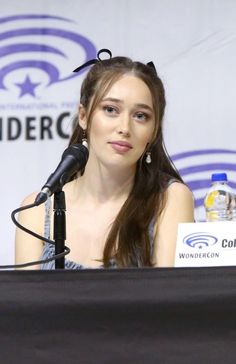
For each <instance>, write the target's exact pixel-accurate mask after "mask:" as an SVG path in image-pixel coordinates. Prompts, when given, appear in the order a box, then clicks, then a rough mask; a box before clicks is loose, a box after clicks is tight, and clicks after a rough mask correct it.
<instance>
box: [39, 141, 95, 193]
mask: <svg viewBox="0 0 236 364" xmlns="http://www.w3.org/2000/svg"><path fill="white" fill-rule="evenodd" d="M88 155H89V152H88V149H87V148H86V147H85V146H84V145H82V144H72V145H70V146H69V147H68V148H67V149H66V150H65V151H64V153H63V154H62V157H61V161H60V163H59V165H58V166H57V168H56V170H55V171H54V172H53V173H52V174H51V175H50V177H49V178H48V180H47V182H46V184H45V185H44V186H43V188H48V189H49V190H50V191H51V193H54V192H55V190H57V189H58V188H62V187H63V186H64V184H65V183H66V182H68V180H69V179H70V177H71V176H72V175H73V174H74V173H76V172H79V171H80V170H81V169H84V167H85V165H86V163H87V160H88Z"/></svg>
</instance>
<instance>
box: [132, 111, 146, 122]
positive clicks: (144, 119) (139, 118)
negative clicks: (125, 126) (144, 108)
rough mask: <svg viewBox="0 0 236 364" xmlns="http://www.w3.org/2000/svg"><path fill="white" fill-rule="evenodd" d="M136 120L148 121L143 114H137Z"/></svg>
mask: <svg viewBox="0 0 236 364" xmlns="http://www.w3.org/2000/svg"><path fill="white" fill-rule="evenodd" d="M135 117H136V119H137V120H139V121H146V120H148V119H149V115H148V114H146V113H144V112H138V113H136V115H135Z"/></svg>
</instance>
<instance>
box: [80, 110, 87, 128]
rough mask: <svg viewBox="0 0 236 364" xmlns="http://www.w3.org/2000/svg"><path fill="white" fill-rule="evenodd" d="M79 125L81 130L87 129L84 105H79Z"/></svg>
mask: <svg viewBox="0 0 236 364" xmlns="http://www.w3.org/2000/svg"><path fill="white" fill-rule="evenodd" d="M79 125H80V126H81V128H82V129H84V130H86V129H87V117H86V110H85V107H84V105H82V104H80V105H79Z"/></svg>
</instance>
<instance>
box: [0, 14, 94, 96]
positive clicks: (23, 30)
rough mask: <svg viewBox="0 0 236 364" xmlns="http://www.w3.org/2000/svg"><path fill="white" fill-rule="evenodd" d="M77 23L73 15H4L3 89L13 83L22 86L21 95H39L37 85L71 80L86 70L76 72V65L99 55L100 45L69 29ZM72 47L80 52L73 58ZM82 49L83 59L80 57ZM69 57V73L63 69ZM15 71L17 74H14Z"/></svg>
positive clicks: (0, 77)
mask: <svg viewBox="0 0 236 364" xmlns="http://www.w3.org/2000/svg"><path fill="white" fill-rule="evenodd" d="M73 23H74V22H73V21H72V20H70V19H66V18H63V17H57V16H50V15H19V16H18V15H16V16H9V17H4V18H0V24H1V32H0V41H1V43H0V44H4V45H2V46H1V47H0V60H1V63H0V91H2V92H3V91H4V92H6V91H8V90H9V89H10V88H11V87H12V84H13V85H14V87H17V88H18V90H19V91H18V94H19V97H22V96H24V95H31V96H32V97H35V96H36V93H35V91H36V89H40V90H42V89H43V88H47V87H50V86H52V85H54V84H57V83H61V82H65V81H68V80H71V79H73V78H75V77H78V76H79V74H81V73H82V72H84V71H85V70H81V72H79V73H73V72H72V71H73V67H74V68H76V67H77V66H78V65H79V64H82V63H83V62H86V61H88V60H90V59H91V58H96V48H95V46H94V45H93V43H92V42H91V41H90V40H89V39H87V38H86V37H84V36H83V35H81V34H78V33H76V32H74V31H71V30H68V29H67V28H68V25H71V27H72V25H74V24H73ZM52 24H54V25H52ZM4 26H5V27H7V28H6V29H5V30H3V29H4ZM66 27H67V28H66ZM9 29H10V30H9ZM68 44H69V45H68ZM71 48H73V49H74V50H75V52H76V54H77V55H78V56H76V58H75V57H73V60H72V61H70V55H71V52H70V50H71ZM77 51H78V53H77ZM81 51H82V52H83V54H84V58H83V59H82V57H81V59H80V57H79V56H80V55H81ZM65 61H67V62H68V64H67V65H68V67H66V69H68V70H69V71H68V72H67V74H66V75H65V74H63V73H64V72H63V71H64V69H63V71H62V68H65V67H63V66H62V65H63V64H65ZM32 71H34V73H33V72H32ZM22 72H23V73H22ZM13 74H14V78H13V77H10V76H11V75H13ZM17 76H19V77H17ZM9 79H10V80H11V81H9ZM43 80H44V82H43ZM45 80H46V81H45ZM40 86H41V87H40Z"/></svg>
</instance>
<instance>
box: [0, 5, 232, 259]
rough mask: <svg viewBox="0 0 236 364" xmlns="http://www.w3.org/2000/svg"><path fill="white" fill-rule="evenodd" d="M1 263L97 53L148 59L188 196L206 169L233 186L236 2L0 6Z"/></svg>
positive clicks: (58, 149)
mask: <svg viewBox="0 0 236 364" xmlns="http://www.w3.org/2000/svg"><path fill="white" fill-rule="evenodd" d="M0 6H1V17H0V151H1V169H2V174H1V182H0V191H1V194H2V198H1V204H0V209H1V211H0V216H1V220H0V228H1V243H0V244H1V253H0V264H10V263H13V261H14V231H15V226H14V225H13V223H12V222H11V219H10V212H11V211H12V210H13V209H15V208H16V207H18V206H19V205H20V204H21V201H22V199H23V198H24V197H25V196H26V195H28V194H30V193H31V192H33V191H37V190H39V189H40V188H41V187H42V185H43V184H44V182H45V180H46V179H47V177H48V176H49V174H50V173H51V172H52V171H53V170H54V169H55V167H56V166H57V164H58V162H59V159H60V157H61V154H62V152H63V150H64V149H65V148H66V146H67V143H68V135H69V133H70V130H71V121H72V117H73V115H74V113H75V111H76V107H77V103H78V98H79V89H80V85H81V81H82V79H83V76H84V74H81V75H75V74H72V70H73V69H74V68H76V67H77V66H79V65H80V64H82V63H83V62H84V61H85V60H86V59H87V58H88V59H89V58H91V57H94V56H95V54H96V52H97V50H99V49H100V48H109V49H111V51H112V53H113V55H114V56H117V55H126V56H130V57H131V58H133V59H135V60H140V61H143V62H148V61H151V60H152V61H153V62H154V63H155V65H156V68H157V70H158V73H159V74H160V76H161V78H162V79H163V82H164V84H165V88H166V95H167V111H166V116H165V127H164V131H165V141H166V145H167V149H168V151H169V153H170V155H171V156H172V157H173V160H174V161H175V163H176V166H177V167H178V168H179V170H180V172H181V174H182V176H183V178H184V180H185V181H186V183H187V184H188V185H189V186H190V188H191V189H192V190H193V193H194V195H195V198H196V213H195V215H196V219H197V220H202V219H204V214H203V208H202V199H203V196H204V194H205V192H206V188H207V187H208V186H209V183H210V176H211V173H212V172H216V171H226V172H227V173H228V176H229V179H230V183H231V186H233V187H234V188H235V187H236V175H235V171H236V166H235V154H236V146H235V127H234V118H235V115H236V102H235V79H236V67H235V65H236V25H235V24H236V1H235V0H224V1H222V0H215V1H212V0H117V1H110V0H89V1H81V0H67V1H59V0H38V1H31V0H21V1H20V2H19V1H17V0H8V1H7V2H6V1H3V0H0Z"/></svg>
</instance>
